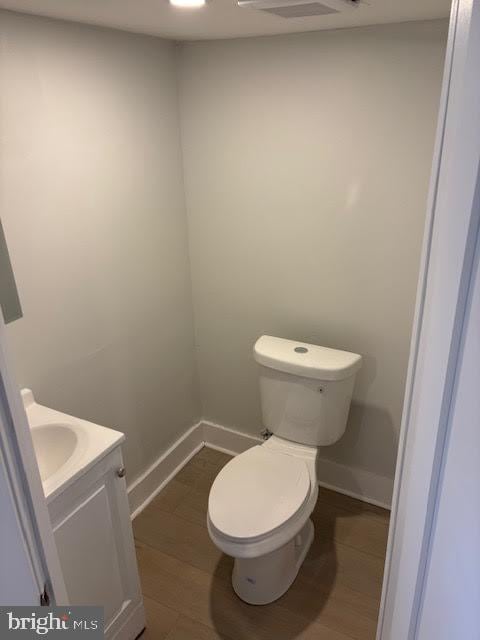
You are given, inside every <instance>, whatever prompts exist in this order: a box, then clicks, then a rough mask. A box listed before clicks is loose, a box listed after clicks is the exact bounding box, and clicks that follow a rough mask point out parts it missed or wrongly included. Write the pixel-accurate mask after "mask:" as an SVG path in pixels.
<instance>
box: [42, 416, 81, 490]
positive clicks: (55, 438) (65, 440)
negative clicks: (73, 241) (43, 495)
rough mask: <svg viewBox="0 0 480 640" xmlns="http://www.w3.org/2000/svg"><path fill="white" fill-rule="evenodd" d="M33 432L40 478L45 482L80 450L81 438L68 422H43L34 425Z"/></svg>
mask: <svg viewBox="0 0 480 640" xmlns="http://www.w3.org/2000/svg"><path fill="white" fill-rule="evenodd" d="M31 432H32V440H33V448H34V449H35V455H36V457H37V462H38V468H39V471H40V478H41V479H42V482H44V481H45V480H48V478H50V477H51V476H53V474H54V473H56V472H57V471H58V470H59V469H60V468H61V467H63V466H64V465H65V464H67V462H68V461H69V460H70V458H71V457H72V456H73V455H74V454H75V451H76V450H77V451H78V444H79V438H78V435H77V434H76V433H75V431H74V430H73V429H72V428H71V427H69V425H67V424H45V425H43V424H42V425H39V426H37V427H33V428H32V430H31Z"/></svg>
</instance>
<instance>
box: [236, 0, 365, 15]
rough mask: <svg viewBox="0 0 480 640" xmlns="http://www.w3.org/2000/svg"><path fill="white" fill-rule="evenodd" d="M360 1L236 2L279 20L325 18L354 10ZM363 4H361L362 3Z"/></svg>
mask: <svg viewBox="0 0 480 640" xmlns="http://www.w3.org/2000/svg"><path fill="white" fill-rule="evenodd" d="M359 4H360V0H320V2H316V1H314V2H312V1H309V2H306V1H305V0H238V6H239V7H247V8H250V9H258V10H259V11H265V12H267V13H272V14H273V15H276V16H280V17H281V18H304V17H307V16H308V17H311V16H326V15H331V14H335V13H341V12H342V11H345V10H348V9H351V8H355V7H356V6H358V5H359ZM362 4H363V2H362Z"/></svg>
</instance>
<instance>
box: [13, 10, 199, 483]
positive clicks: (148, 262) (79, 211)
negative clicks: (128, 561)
mask: <svg viewBox="0 0 480 640" xmlns="http://www.w3.org/2000/svg"><path fill="white" fill-rule="evenodd" d="M0 40H1V42H0V78H1V92H0V137H1V146H0V166H1V168H2V171H1V174H0V206H1V212H2V220H3V223H4V227H5V233H6V236H7V240H8V243H9V248H10V252H11V258H12V263H13V267H14V270H15V274H16V278H17V284H18V288H19V292H20V296H21V301H22V306H23V311H24V318H23V319H21V320H19V321H18V322H16V323H14V324H13V325H10V326H9V328H8V333H9V336H10V338H11V346H12V351H13V355H14V357H15V361H16V369H17V374H18V379H19V382H20V384H21V385H22V386H25V385H27V386H30V387H31V388H32V389H33V390H34V392H35V394H36V396H37V399H38V401H39V402H42V403H44V404H47V405H50V406H52V407H55V408H58V409H60V410H64V411H67V412H70V413H73V414H74V415H78V416H81V417H83V418H86V419H90V420H93V421H96V422H99V423H100V424H105V425H107V426H112V427H116V428H118V429H121V430H122V431H125V433H126V434H127V436H128V439H127V443H126V446H125V454H126V462H127V468H128V471H129V479H130V480H132V479H133V478H134V477H135V476H136V475H138V473H139V472H141V471H143V470H144V469H145V467H146V466H147V465H148V464H149V463H151V462H152V461H153V460H154V459H156V458H157V457H158V455H159V454H160V453H161V451H162V450H163V449H165V447H166V446H167V444H169V443H170V442H172V441H173V440H175V439H176V438H177V437H178V435H179V433H180V432H182V431H184V430H185V429H186V428H187V427H189V426H190V425H191V424H192V423H193V422H194V421H195V420H196V419H198V417H199V413H200V408H199V402H198V399H197V393H196V379H195V362H194V342H193V321H192V302H191V283H190V269H189V260H188V250H187V228H186V218H185V208H184V196H183V183H182V171H181V153H180V145H179V126H178V103H177V86H176V60H175V45H174V44H173V43H167V42H164V41H161V40H158V39H155V38H148V37H141V36H134V35H129V34H126V33H122V32H115V31H111V30H101V29H95V28H91V27H84V26H80V25H74V24H69V23H62V22H55V21H49V20H44V19H39V18H33V17H27V16H19V15H15V14H11V13H5V12H2V13H1V14H0Z"/></svg>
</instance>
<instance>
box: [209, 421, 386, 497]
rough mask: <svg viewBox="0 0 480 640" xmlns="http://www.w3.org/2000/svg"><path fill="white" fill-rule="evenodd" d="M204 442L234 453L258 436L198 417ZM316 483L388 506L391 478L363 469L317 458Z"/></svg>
mask: <svg viewBox="0 0 480 640" xmlns="http://www.w3.org/2000/svg"><path fill="white" fill-rule="evenodd" d="M201 424H202V426H203V437H204V440H205V446H207V447H209V448H211V449H217V450H219V451H224V452H225V453H229V454H231V455H237V454H239V453H242V452H243V451H246V450H247V449H249V448H250V447H253V446H254V445H256V444H261V443H262V439H261V438H259V437H256V436H253V435H250V434H246V433H241V432H240V431H236V430H235V429H230V428H229V427H224V426H222V425H220V424H215V423H214V422H210V421H208V420H203V421H202V423H201ZM317 474H318V484H319V485H320V486H321V487H325V488H326V489H332V490H333V491H337V492H338V493H343V494H345V495H347V496H351V497H352V498H357V499H358V500H362V501H363V502H368V503H370V504H374V505H377V506H378V507H383V508H384V509H390V507H391V500H392V491H393V478H385V477H383V476H379V475H376V474H374V473H371V472H369V471H365V470H363V469H358V468H352V467H347V466H344V465H341V464H338V463H337V462H332V461H330V460H325V459H323V458H321V459H320V462H319V464H318V468H317Z"/></svg>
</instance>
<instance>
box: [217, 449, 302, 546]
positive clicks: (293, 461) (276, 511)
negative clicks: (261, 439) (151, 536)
mask: <svg viewBox="0 0 480 640" xmlns="http://www.w3.org/2000/svg"><path fill="white" fill-rule="evenodd" d="M310 494H311V478H310V473H309V470H308V467H307V464H306V463H305V461H304V460H303V459H302V458H299V457H297V456H292V455H288V454H286V453H282V452H280V451H277V450H271V449H269V448H268V447H265V446H264V445H262V446H255V447H252V448H251V449H249V450H248V451H245V452H244V453H242V454H240V455H238V456H236V457H235V458H233V459H232V460H231V461H230V462H229V463H228V464H227V465H226V466H225V467H223V469H222V470H221V471H220V473H219V474H218V476H217V477H216V479H215V481H214V483H213V485H212V488H211V490H210V496H209V501H208V520H209V527H210V528H211V529H213V530H214V531H215V532H216V533H217V535H220V536H221V537H222V538H223V539H226V540H230V541H231V542H234V543H242V542H243V543H249V542H254V541H258V540H261V539H263V538H265V537H268V536H270V535H271V534H272V533H274V532H275V531H277V530H278V529H279V528H281V527H284V526H285V525H286V524H287V523H289V522H290V521H291V520H292V519H295V517H296V516H297V515H298V513H299V511H301V510H302V507H304V505H305V503H306V502H307V501H308V498H309V497H310Z"/></svg>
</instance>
